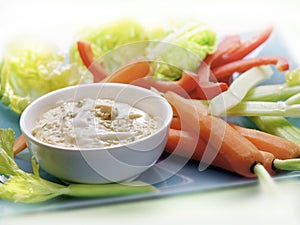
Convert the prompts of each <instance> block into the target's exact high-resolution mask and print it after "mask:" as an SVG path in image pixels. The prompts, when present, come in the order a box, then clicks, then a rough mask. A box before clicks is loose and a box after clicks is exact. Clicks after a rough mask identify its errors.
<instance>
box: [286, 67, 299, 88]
mask: <svg viewBox="0 0 300 225" xmlns="http://www.w3.org/2000/svg"><path fill="white" fill-rule="evenodd" d="M285 81H286V83H287V85H289V86H296V85H300V67H299V68H297V69H295V70H292V71H288V72H286V73H285Z"/></svg>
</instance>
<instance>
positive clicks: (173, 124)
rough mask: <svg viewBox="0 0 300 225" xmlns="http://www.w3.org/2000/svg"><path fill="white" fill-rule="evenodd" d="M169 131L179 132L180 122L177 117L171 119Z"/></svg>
mask: <svg viewBox="0 0 300 225" xmlns="http://www.w3.org/2000/svg"><path fill="white" fill-rule="evenodd" d="M170 127H171V129H175V130H180V129H181V120H180V118H179V117H173V119H172V121H171V126H170Z"/></svg>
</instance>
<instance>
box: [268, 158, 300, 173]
mask: <svg viewBox="0 0 300 225" xmlns="http://www.w3.org/2000/svg"><path fill="white" fill-rule="evenodd" d="M273 165H274V167H275V168H276V169H279V170H288V171H293V170H294V171H295V170H300V159H285V160H280V159H275V160H274V161H273Z"/></svg>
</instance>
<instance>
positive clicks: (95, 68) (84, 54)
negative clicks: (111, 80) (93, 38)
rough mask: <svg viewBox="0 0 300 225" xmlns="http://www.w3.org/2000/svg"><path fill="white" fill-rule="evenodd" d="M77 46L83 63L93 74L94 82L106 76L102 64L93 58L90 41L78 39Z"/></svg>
mask: <svg viewBox="0 0 300 225" xmlns="http://www.w3.org/2000/svg"><path fill="white" fill-rule="evenodd" d="M77 48H78V52H79V55H80V58H81V60H82V62H83V64H84V65H85V66H86V68H87V69H88V70H89V71H90V72H91V73H92V74H93V76H94V82H99V81H101V80H103V79H104V78H105V77H107V73H106V71H105V69H104V68H103V66H102V65H101V64H99V63H98V62H97V61H96V60H95V59H94V53H93V50H92V46H91V43H89V42H85V41H78V42H77Z"/></svg>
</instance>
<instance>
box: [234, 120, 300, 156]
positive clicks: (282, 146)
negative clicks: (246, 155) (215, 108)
mask: <svg viewBox="0 0 300 225" xmlns="http://www.w3.org/2000/svg"><path fill="white" fill-rule="evenodd" d="M230 125H231V126H232V127H233V128H234V129H235V130H237V131H238V132H239V133H240V134H241V135H243V136H244V137H246V138H247V139H248V140H249V141H251V142H252V143H253V144H254V145H255V146H256V147H257V148H258V149H259V150H262V151H265V152H270V153H272V154H273V155H274V156H275V157H276V158H278V159H292V158H298V157H299V156H300V146H299V145H297V144H295V143H294V142H292V141H289V140H287V139H285V138H282V137H279V136H276V135H272V134H269V133H266V132H263V131H259V130H256V129H250V128H245V127H241V126H238V125H235V124H230Z"/></svg>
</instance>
